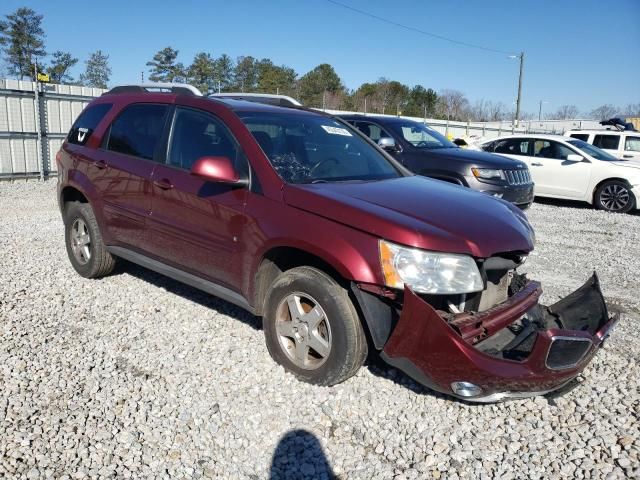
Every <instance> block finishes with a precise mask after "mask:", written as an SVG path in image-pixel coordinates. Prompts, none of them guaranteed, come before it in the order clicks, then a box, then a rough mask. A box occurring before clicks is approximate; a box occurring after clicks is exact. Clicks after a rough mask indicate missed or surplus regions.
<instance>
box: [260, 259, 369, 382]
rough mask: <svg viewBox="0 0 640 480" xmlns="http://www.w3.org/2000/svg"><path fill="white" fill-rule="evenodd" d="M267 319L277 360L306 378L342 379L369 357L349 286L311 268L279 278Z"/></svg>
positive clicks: (266, 329)
mask: <svg viewBox="0 0 640 480" xmlns="http://www.w3.org/2000/svg"><path fill="white" fill-rule="evenodd" d="M263 324H264V333H265V338H266V343H267V348H268V350H269V353H270V354H271V356H272V357H273V359H274V360H275V361H276V362H278V363H279V364H281V365H282V366H284V367H285V369H287V370H289V371H290V372H292V373H293V374H294V375H296V377H298V378H299V379H301V380H303V381H305V382H309V383H313V384H316V385H326V386H329V385H335V384H337V383H340V382H342V381H344V380H346V379H347V378H349V377H351V376H352V375H354V374H355V373H356V372H357V371H358V369H359V368H360V367H361V366H362V364H363V363H364V361H365V359H366V357H367V340H366V337H365V334H364V331H363V329H362V324H361V323H360V319H359V318H358V314H357V312H356V309H355V307H354V306H353V303H352V302H351V300H350V299H349V295H348V293H347V291H346V290H345V289H344V288H342V287H341V286H340V285H339V284H338V283H337V282H336V281H335V280H334V279H333V278H331V277H330V276H329V275H327V274H325V273H324V272H322V271H320V270H318V269H315V268H312V267H296V268H293V269H291V270H288V271H286V272H284V273H283V274H281V275H280V276H279V277H278V278H277V279H276V280H275V282H274V283H273V286H272V287H271V290H270V292H269V293H268V298H267V302H266V305H265V315H264V321H263Z"/></svg>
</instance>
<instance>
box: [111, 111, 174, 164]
mask: <svg viewBox="0 0 640 480" xmlns="http://www.w3.org/2000/svg"><path fill="white" fill-rule="evenodd" d="M167 110H168V107H167V105H153V104H144V103H139V104H134V105H130V106H128V107H126V108H125V109H124V110H123V111H122V113H120V115H118V118H116V119H115V121H114V122H113V123H112V124H111V131H110V133H109V141H108V142H107V150H111V151H113V152H118V153H124V154H126V155H133V156H135V157H140V158H144V159H147V160H153V156H154V152H155V151H156V148H157V147H158V144H159V143H160V137H161V136H162V130H163V128H164V124H165V120H166V116H167Z"/></svg>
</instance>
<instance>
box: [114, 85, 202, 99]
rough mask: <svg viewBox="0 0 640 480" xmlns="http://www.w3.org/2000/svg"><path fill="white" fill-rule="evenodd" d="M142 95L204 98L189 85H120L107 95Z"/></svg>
mask: <svg viewBox="0 0 640 480" xmlns="http://www.w3.org/2000/svg"><path fill="white" fill-rule="evenodd" d="M136 92H137V93H140V92H148V93H151V92H159V93H176V94H181V95H197V96H199V97H201V96H202V92H200V90H198V89H197V88H196V87H194V86H193V85H189V84H188V83H168V82H157V83H137V84H129V85H118V86H117V87H113V88H112V89H111V90H109V91H108V92H106V95H110V94H114V93H136Z"/></svg>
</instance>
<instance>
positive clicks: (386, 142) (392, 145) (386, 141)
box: [378, 137, 398, 152]
mask: <svg viewBox="0 0 640 480" xmlns="http://www.w3.org/2000/svg"><path fill="white" fill-rule="evenodd" d="M378 146H379V147H380V148H382V149H383V150H386V151H387V152H397V151H398V146H397V145H396V141H395V140H394V139H393V138H391V137H382V138H381V139H380V140H378Z"/></svg>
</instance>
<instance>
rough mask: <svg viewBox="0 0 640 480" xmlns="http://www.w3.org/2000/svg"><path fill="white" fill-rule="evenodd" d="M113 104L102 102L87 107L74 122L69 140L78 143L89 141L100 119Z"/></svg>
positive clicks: (82, 143)
mask: <svg viewBox="0 0 640 480" xmlns="http://www.w3.org/2000/svg"><path fill="white" fill-rule="evenodd" d="M111 106H112V104H111V103H100V104H98V105H92V106H91V107H88V108H86V109H85V110H84V111H83V112H82V113H81V114H80V116H79V117H78V118H77V119H76V121H75V122H74V123H73V126H72V127H71V130H70V131H69V135H68V136H67V141H68V142H69V143H75V144H76V145H84V144H85V143H87V141H88V140H89V138H90V137H91V134H92V133H93V131H94V130H95V129H96V127H97V126H98V124H99V123H100V121H101V120H102V119H103V118H104V116H105V115H106V114H107V112H108V111H109V110H111Z"/></svg>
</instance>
